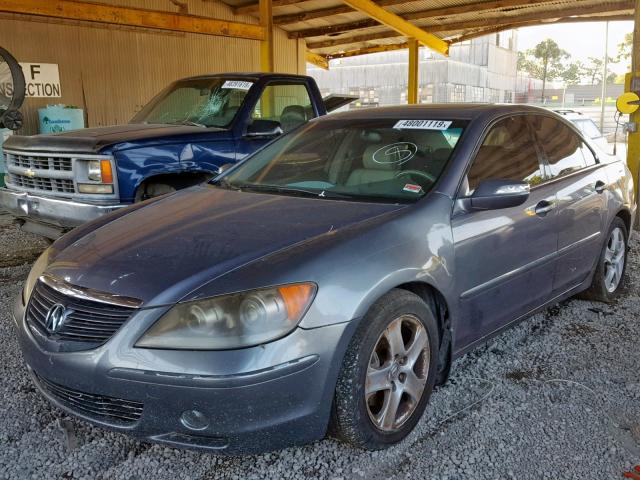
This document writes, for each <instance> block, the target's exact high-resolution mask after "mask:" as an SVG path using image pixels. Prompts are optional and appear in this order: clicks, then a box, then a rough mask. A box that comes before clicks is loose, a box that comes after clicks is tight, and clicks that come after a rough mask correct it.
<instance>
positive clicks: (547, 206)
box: [452, 115, 558, 347]
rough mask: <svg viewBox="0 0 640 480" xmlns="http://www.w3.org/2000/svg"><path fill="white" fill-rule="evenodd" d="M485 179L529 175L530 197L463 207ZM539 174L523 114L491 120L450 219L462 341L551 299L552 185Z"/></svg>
mask: <svg viewBox="0 0 640 480" xmlns="http://www.w3.org/2000/svg"><path fill="white" fill-rule="evenodd" d="M488 179H510V180H518V181H527V182H529V184H530V186H531V193H530V196H529V199H528V200H527V201H526V202H525V203H524V204H523V205H520V206H517V207H512V208H505V209H501V210H488V211H473V210H471V209H469V207H468V205H469V202H468V197H469V196H470V195H471V194H472V193H473V191H474V190H475V188H477V186H478V185H479V184H480V182H482V181H483V180H488ZM545 180H546V179H545V176H544V165H543V163H542V161H541V156H540V153H539V150H538V148H537V144H536V142H535V138H534V136H533V131H532V129H531V127H530V124H529V122H528V121H527V117H526V116H525V115H517V116H510V117H508V118H505V119H502V120H500V121H498V122H497V123H495V124H494V125H493V126H492V127H491V128H490V129H489V130H488V133H487V134H486V137H485V139H484V141H483V143H482V145H481V146H480V148H479V150H478V152H477V154H476V157H475V159H474V160H473V161H472V164H471V167H470V169H469V171H468V173H467V176H466V180H465V181H466V182H468V188H467V185H463V188H462V192H460V194H459V196H458V201H457V207H456V209H457V210H458V211H457V212H456V213H454V216H453V218H452V227H453V238H454V243H455V275H456V283H457V285H458V286H459V290H458V294H459V298H460V306H461V314H462V315H461V322H460V328H459V331H458V332H457V335H458V342H459V346H460V347H464V346H467V345H469V344H470V343H472V342H473V341H475V340H478V339H479V338H481V337H483V336H485V335H488V334H490V333H492V332H493V331H495V330H497V329H499V328H501V327H503V326H504V325H506V324H508V323H509V322H511V321H512V320H514V319H516V318H518V317H519V316H521V315H523V314H526V313H528V312H529V311H530V310H532V309H534V308H536V307H538V306H540V305H542V304H544V303H545V302H546V301H548V300H549V299H550V297H551V291H552V286H553V274H554V270H555V264H554V260H555V254H556V249H557V242H558V234H557V211H556V210H555V208H554V206H555V203H556V196H555V187H553V186H551V185H548V184H547V183H546V182H545ZM458 206H459V207H460V208H459V209H458Z"/></svg>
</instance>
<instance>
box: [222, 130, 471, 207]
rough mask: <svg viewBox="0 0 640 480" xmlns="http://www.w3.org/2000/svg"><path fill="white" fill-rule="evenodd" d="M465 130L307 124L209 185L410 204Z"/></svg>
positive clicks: (427, 186) (431, 182)
mask: <svg viewBox="0 0 640 480" xmlns="http://www.w3.org/2000/svg"><path fill="white" fill-rule="evenodd" d="M465 125H466V122H462V121H454V120H432V119H423V120H403V119H400V118H399V119H394V120H349V121H343V120H333V119H332V120H325V121H319V122H311V123H310V124H308V125H307V126H305V127H303V128H302V129H299V130H296V131H294V132H292V133H291V134H288V135H285V136H283V137H281V138H280V139H278V140H276V141H275V142H273V143H271V144H270V145H268V146H267V147H265V148H264V149H262V150H261V151H259V152H258V153H256V154H255V155H253V156H252V157H251V158H250V159H248V160H247V161H245V162H243V163H242V164H241V165H239V166H238V167H237V168H235V169H234V170H232V171H230V172H229V173H228V174H227V175H223V176H222V177H220V178H218V179H217V180H216V181H215V182H214V184H216V185H218V186H220V187H221V188H231V189H239V190H247V191H258V192H265V193H274V194H280V195H300V196H311V197H316V198H326V199H347V200H355V201H358V200H359V201H382V202H393V203H397V202H402V203H411V202H415V201H417V200H418V199H420V198H421V197H423V196H424V195H425V194H426V193H427V192H429V191H430V190H431V189H432V188H433V186H434V185H435V184H436V182H437V181H438V178H439V177H440V175H441V173H442V171H443V170H444V168H445V166H446V165H447V162H448V161H449V159H450V158H451V155H452V153H453V151H454V149H455V147H456V145H457V144H458V142H459V140H460V137H461V135H462V133H463V130H464V127H465Z"/></svg>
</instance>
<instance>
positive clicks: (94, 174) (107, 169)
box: [87, 158, 113, 183]
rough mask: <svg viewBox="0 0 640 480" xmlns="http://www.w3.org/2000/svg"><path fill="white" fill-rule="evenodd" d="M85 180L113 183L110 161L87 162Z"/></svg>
mask: <svg viewBox="0 0 640 480" xmlns="http://www.w3.org/2000/svg"><path fill="white" fill-rule="evenodd" d="M87 178H88V179H89V180H91V181H92V182H100V183H113V170H112V168H111V160H109V159H108V158H106V159H102V160H89V161H88V162H87Z"/></svg>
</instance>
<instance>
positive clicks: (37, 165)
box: [5, 152, 73, 172]
mask: <svg viewBox="0 0 640 480" xmlns="http://www.w3.org/2000/svg"><path fill="white" fill-rule="evenodd" d="M5 159H6V162H7V165H8V166H11V165H13V166H16V167H22V168H30V169H32V170H59V171H67V172H70V171H71V170H72V168H73V167H72V164H73V163H72V159H71V157H56V156H48V155H46V154H31V153H29V154H27V153H17V152H7V153H6V158H5Z"/></svg>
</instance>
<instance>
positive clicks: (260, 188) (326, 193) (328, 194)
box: [234, 183, 351, 198]
mask: <svg viewBox="0 0 640 480" xmlns="http://www.w3.org/2000/svg"><path fill="white" fill-rule="evenodd" d="M234 186H235V187H237V188H238V189H240V190H245V191H255V192H277V193H293V194H297V195H300V196H304V197H314V198H351V195H344V194H341V193H335V192H332V191H331V190H320V191H318V190H305V189H304V188H297V187H286V186H280V185H261V184H252V183H244V184H240V185H234Z"/></svg>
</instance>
